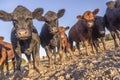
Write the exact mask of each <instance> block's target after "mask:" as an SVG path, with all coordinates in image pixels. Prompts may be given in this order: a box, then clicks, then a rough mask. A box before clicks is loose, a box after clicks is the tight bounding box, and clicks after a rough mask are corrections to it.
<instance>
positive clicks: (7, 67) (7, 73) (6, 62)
mask: <svg viewBox="0 0 120 80" xmlns="http://www.w3.org/2000/svg"><path fill="white" fill-rule="evenodd" d="M5 65H6V70H7V72H6V75H9V65H8V53H7V52H6V60H5Z"/></svg>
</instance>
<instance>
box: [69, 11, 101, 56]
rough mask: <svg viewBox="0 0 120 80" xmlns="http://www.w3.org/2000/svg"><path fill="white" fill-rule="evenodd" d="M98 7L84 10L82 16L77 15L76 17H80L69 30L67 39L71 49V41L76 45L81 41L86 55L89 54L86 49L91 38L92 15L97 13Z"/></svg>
mask: <svg viewBox="0 0 120 80" xmlns="http://www.w3.org/2000/svg"><path fill="white" fill-rule="evenodd" d="M98 11H99V9H95V10H94V11H93V12H91V11H86V12H85V13H84V14H83V16H78V17H77V18H79V19H80V18H81V19H80V20H78V21H77V23H76V24H75V25H74V26H72V28H71V29H70V31H69V41H70V44H71V49H72V50H73V41H75V42H76V43H77V44H78V46H79V42H80V41H83V43H84V45H85V47H86V52H87V55H89V54H90V51H89V49H88V44H89V42H91V40H92V27H93V25H94V17H95V15H96V14H97V13H98Z"/></svg>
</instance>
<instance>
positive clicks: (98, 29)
mask: <svg viewBox="0 0 120 80" xmlns="http://www.w3.org/2000/svg"><path fill="white" fill-rule="evenodd" d="M92 39H93V45H94V47H95V49H96V51H97V52H98V48H99V50H101V49H100V46H99V41H98V39H100V40H101V42H102V44H103V48H104V50H106V46H105V22H104V18H103V17H102V16H95V22H94V26H93V27H92Z"/></svg>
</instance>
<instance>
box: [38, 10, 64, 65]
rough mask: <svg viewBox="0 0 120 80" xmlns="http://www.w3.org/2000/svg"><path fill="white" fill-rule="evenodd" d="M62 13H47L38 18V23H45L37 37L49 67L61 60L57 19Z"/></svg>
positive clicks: (62, 11)
mask: <svg viewBox="0 0 120 80" xmlns="http://www.w3.org/2000/svg"><path fill="white" fill-rule="evenodd" d="M64 13H65V10H64V9H61V10H59V11H58V12H57V13H56V12H53V11H48V12H47V13H46V14H45V15H44V16H42V17H41V16H40V17H38V20H39V21H45V24H44V25H43V26H42V29H41V32H40V35H39V36H40V39H41V46H42V47H43V48H44V49H45V51H46V54H47V56H48V58H49V64H50V65H54V64H55V63H57V64H58V63H59V62H61V61H62V60H63V58H62V52H61V38H60V33H59V29H58V25H59V24H58V23H59V22H58V19H59V18H60V17H62V16H63V15H64ZM56 48H57V50H56ZM60 60H61V61H60Z"/></svg>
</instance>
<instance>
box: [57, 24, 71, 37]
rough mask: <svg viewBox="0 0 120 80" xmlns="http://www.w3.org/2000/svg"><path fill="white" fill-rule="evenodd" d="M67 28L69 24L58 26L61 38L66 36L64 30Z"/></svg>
mask: <svg viewBox="0 0 120 80" xmlns="http://www.w3.org/2000/svg"><path fill="white" fill-rule="evenodd" d="M68 29H69V26H67V27H63V26H60V27H59V32H60V36H61V38H64V37H65V36H66V34H65V31H66V30H68Z"/></svg>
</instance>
